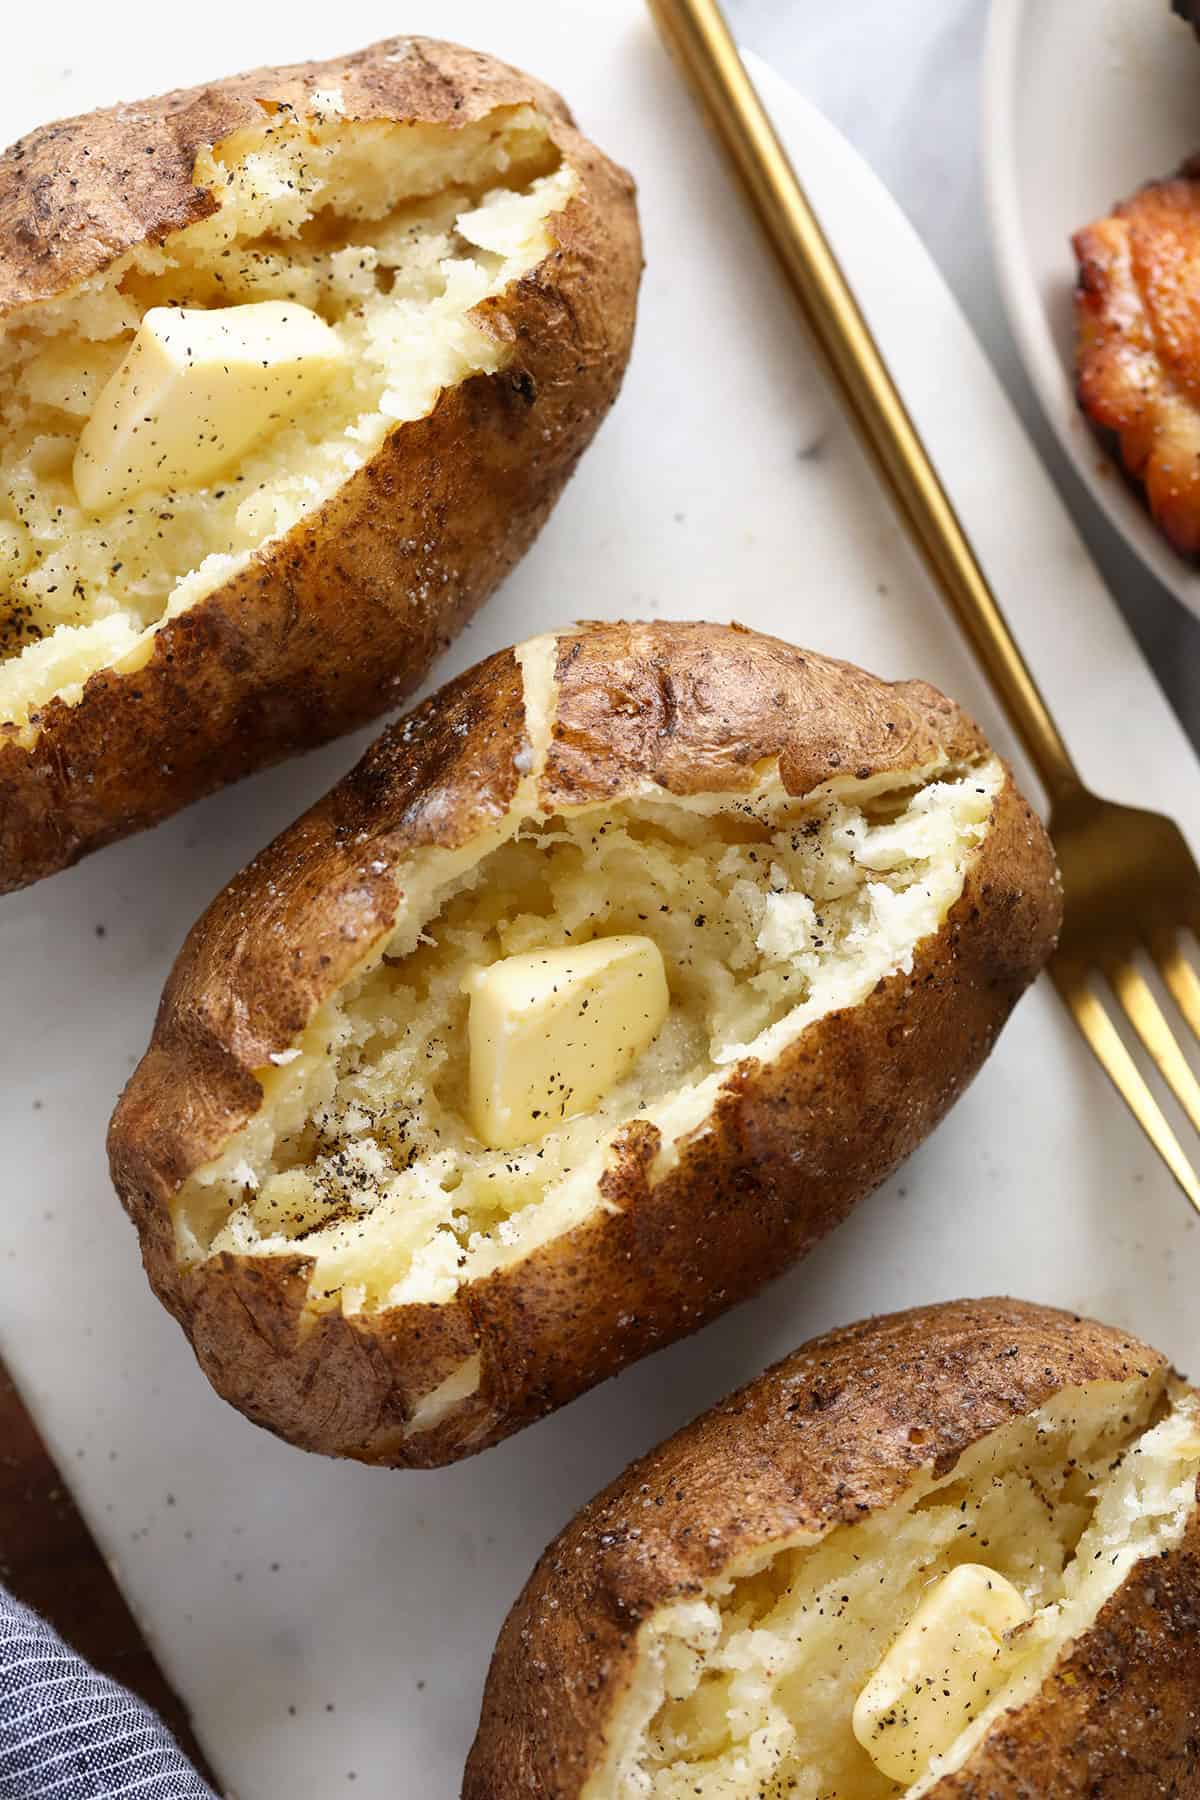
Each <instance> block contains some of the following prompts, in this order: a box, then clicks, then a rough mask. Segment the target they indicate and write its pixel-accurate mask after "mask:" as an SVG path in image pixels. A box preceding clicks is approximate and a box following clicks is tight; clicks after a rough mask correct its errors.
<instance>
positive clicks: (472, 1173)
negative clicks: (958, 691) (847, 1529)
mask: <svg viewBox="0 0 1200 1800" xmlns="http://www.w3.org/2000/svg"><path fill="white" fill-rule="evenodd" d="M1059 915H1060V895H1059V888H1058V880H1057V874H1056V871H1055V867H1054V863H1053V858H1052V854H1051V851H1050V847H1049V844H1048V841H1047V838H1046V835H1045V832H1044V831H1043V829H1042V826H1041V824H1040V823H1039V821H1038V820H1037V819H1036V817H1035V816H1034V814H1033V813H1032V812H1031V810H1030V808H1029V807H1028V805H1027V804H1026V803H1025V801H1024V800H1023V799H1022V798H1021V796H1020V795H1019V793H1018V792H1017V790H1016V788H1015V786H1014V784H1013V780H1012V776H1011V774H1010V773H1009V771H1008V769H1007V768H1006V767H1005V765H1004V764H1003V763H1002V762H1001V761H1000V760H999V759H998V758H997V757H996V756H995V755H994V754H993V753H992V751H991V750H990V749H989V748H988V746H987V744H986V743H985V742H984V740H983V738H982V737H981V735H980V733H979V731H978V730H977V728H976V727H975V726H974V725H973V724H972V723H971V722H970V720H968V719H967V718H966V717H965V716H964V714H963V713H962V712H961V711H960V710H959V709H958V708H957V707H956V706H954V705H953V704H952V703H951V702H950V701H949V700H946V699H944V698H943V697H942V695H940V694H939V693H937V692H936V691H935V690H934V689H933V688H930V687H928V686H926V685H925V684H923V683H920V682H902V683H899V684H896V685H891V684H888V683H886V682H883V681H879V680H876V679H875V678H874V677H873V676H870V675H867V674H864V673H863V672H862V671H861V670H859V669H855V668H852V667H850V666H849V665H848V664H844V663H837V662H832V661H829V660H828V659H826V658H825V657H822V656H817V655H813V654H810V653H808V652H805V651H800V650H796V649H794V648H792V647H791V646H790V645H788V644H784V643H780V642H779V641H777V640H775V639H773V638H768V637H762V636H759V635H757V634H756V633H754V632H750V631H746V630H742V629H740V628H738V627H736V626H734V627H725V626H717V625H705V624H691V625H689V624H667V623H655V624H643V625H639V624H616V623H614V624H588V625H581V626H578V627H576V628H575V629H572V630H567V631H563V632H561V633H558V634H552V635H548V636H545V637H541V638H536V639H533V640H531V641H530V642H528V643H525V644H522V645H520V646H518V647H517V648H516V649H512V650H505V651H502V652H501V653H499V654H498V655H495V656H493V657H491V658H489V659H488V660H487V661H486V662H483V663H481V664H480V665H479V666H478V667H476V668H474V669H472V670H470V671H468V672H467V673H466V674H465V675H463V676H461V677H460V678H459V679H458V680H456V681H454V682H452V683H451V684H450V685H449V686H447V687H446V688H444V689H443V690H442V691H441V692H440V693H438V694H436V695H435V696H434V697H433V698H432V699H431V700H429V701H427V702H426V703H425V704H424V705H423V706H421V707H420V708H419V709H418V710H417V711H416V712H414V713H413V714H412V715H411V716H410V717H408V718H407V719H405V720H403V721H401V722H400V723H398V724H396V725H395V726H393V727H391V728H390V729H389V730H388V731H387V732H386V733H385V734H384V735H383V737H382V738H381V739H380V740H379V741H378V743H377V744H376V745H375V746H374V747H373V748H372V749H371V750H370V751H369V752H368V754H367V755H366V756H365V758H364V759H363V761H362V762H361V763H360V764H359V765H358V767H357V768H356V769H355V770H353V771H352V772H351V773H350V774H349V775H348V776H347V777H346V778H345V779H344V780H343V781H342V782H341V783H340V784H339V785H338V786H337V787H336V788H334V790H333V791H332V793H330V794H329V795H328V796H327V798H326V799H324V800H323V801H321V802H320V803H319V804H318V805H317V806H315V807H314V808H313V809H312V810H311V811H310V812H309V813H307V814H306V815H305V816H304V817H303V818H302V819H301V820H300V821H299V822H298V823H297V824H296V825H295V826H293V827H292V828H291V829H290V830H289V831H287V832H285V833H284V834H283V836H282V837H280V838H279V839H278V840H277V841H276V842H275V843H274V844H273V845H272V846H271V847H270V849H268V850H267V851H265V852H264V853H263V854H262V855H261V856H260V857H258V858H257V859H256V860H255V861H254V862H253V863H251V864H250V866H249V867H248V868H247V869H246V870H245V871H244V872H243V873H242V874H241V875H240V876H238V877H237V878H236V879H235V880H234V881H233V882H232V883H231V885H230V886H229V887H228V888H227V889H226V891H225V892H224V893H223V894H221V895H220V896H218V898H217V899H216V900H215V901H214V903H213V905H212V906H211V907H210V908H209V910H208V912H207V913H206V914H205V916H204V917H203V918H202V919H201V920H200V922H199V923H198V924H197V925H196V926H195V927H194V929H193V930H192V932H191V934H190V936H189V937H188V939H187V942H186V943H185V945H184V948H183V950H182V952H181V954H180V957H179V960H178V962H177V964H176V966H175V969H174V971H173V973H172V975H171V977H170V980H169V982H168V984H167V988H166V991H165V993H164V995H163V999H162V1004H161V1007H160V1010H159V1015H158V1020H157V1024H156V1026H155V1030H154V1036H153V1039H152V1041H151V1044H150V1047H149V1050H148V1051H147V1053H146V1055H145V1057H144V1059H143V1060H142V1062H141V1064H140V1065H139V1067H138V1069H137V1070H136V1072H135V1073H134V1075H133V1078H132V1080H131V1081H130V1083H129V1085H128V1087H127V1089H126V1091H125V1093H124V1095H123V1096H122V1098H121V1101H120V1104H119V1106H118V1108H117V1110H116V1113H115V1115H114V1118H113V1122H112V1127H111V1131H110V1138H109V1145H110V1155H111V1164H112V1171H113V1177H114V1180H115V1183H116V1186H117V1189H118V1191H119V1193H120V1195H121V1198H122V1200H123V1202H124V1204H125V1206H126V1208H127V1210H128V1211H129V1213H130V1214H131V1216H132V1218H133V1219H134V1221H135V1222H136V1224H137V1228H138V1231H139V1233H140V1236H141V1243H142V1251H143V1256H144V1260H145V1263H146V1268H147V1270H148V1273H149V1276H150V1280H151V1282H152V1283H153V1285H154V1287H155V1289H156V1291H157V1292H158V1294H159V1296H160V1298H161V1299H162V1300H163V1301H164V1302H165V1304H166V1305H167V1306H168V1307H169V1308H170V1309H171V1311H172V1312H174V1313H175V1315H176V1316H177V1317H178V1319H179V1320H180V1322H181V1323H182V1325H183V1326H184V1328H185V1330H186V1331H187V1333H188V1335H189V1337H190V1339H191V1342H192V1344H193V1347H194V1349H195V1351H196V1354H197V1356H198V1358H199V1360H200V1362H201V1364H202V1366H203V1368H204V1370H205V1372H206V1373H207V1374H208V1376H209V1378H210V1379H211V1381H212V1382H213V1384H214V1385H215V1387H216V1388H217V1389H218V1390H219V1391H220V1392H221V1393H222V1394H223V1395H225V1397H226V1398H227V1399H229V1400H231V1401H232V1402H233V1404H234V1405H236V1406H238V1407H240V1408H241V1409H242V1410H243V1411H244V1412H246V1413H247V1414H249V1416H250V1417H251V1418H253V1419H256V1420H257V1421H259V1422H260V1423H261V1424H263V1425H266V1426H269V1427H270V1428H271V1429H272V1430H274V1431H276V1432H278V1433H280V1434H281V1435H282V1436H284V1437H286V1438H289V1439H291V1440H292V1441H293V1442H295V1443H297V1444H301V1445H303V1446H305V1447H306V1448H308V1449H313V1450H322V1451H326V1452H331V1453H333V1454H336V1455H342V1456H351V1457H357V1458H360V1459H362V1460H364V1461H367V1462H376V1463H392V1464H435V1463H442V1462H446V1461H449V1460H451V1459H453V1458H456V1457H460V1456H463V1455H465V1454H467V1453H468V1452H470V1451H474V1450H479V1449H481V1448H483V1447H484V1446H485V1445H487V1444H490V1443H493V1442H495V1441H496V1440H497V1439H498V1438H501V1437H503V1436H505V1435H506V1434H507V1433H509V1432H511V1431H513V1430H515V1429H516V1428H517V1427H518V1426H520V1425H523V1424H525V1423H527V1422H528V1421H530V1420H532V1419H534V1418H536V1417H538V1416H539V1415H540V1414H542V1413H545V1412H548V1411H550V1410H551V1409H552V1408H554V1407H556V1406H559V1405H561V1404H562V1403H563V1402H564V1401H567V1400H570V1399H571V1398H572V1397H573V1396H574V1395H576V1394H579V1393H580V1392H582V1390H583V1389H585V1388H587V1387H589V1386H591V1385H592V1384H593V1383H595V1382H597V1381H600V1380H602V1379H603V1378H604V1377H606V1376H608V1375H611V1374H613V1373H614V1372H615V1371H616V1370H618V1369H620V1368H622V1367H623V1366H625V1365H626V1364H628V1363H629V1362H631V1361H633V1360H634V1359H635V1358H637V1357H640V1356H642V1355H644V1354H645V1353H646V1352H647V1351H649V1350H652V1349H653V1348H655V1347H656V1346H658V1345H661V1344H664V1343H667V1342H669V1341H671V1340H672V1339H674V1338H677V1337H679V1336H681V1335H682V1334H683V1333H685V1332H689V1331H693V1330H695V1329H696V1328H697V1327H698V1326H700V1325H702V1324H703V1323H704V1322H705V1321H706V1320H707V1319H710V1318H712V1317H714V1316H715V1315H716V1314H717V1313H719V1312H721V1311H722V1310H724V1309H725V1308H726V1307H728V1306H730V1305H732V1304H733V1302H734V1301H736V1300H739V1299H741V1298H742V1297H744V1296H745V1295H748V1294H750V1293H753V1292H754V1291H755V1290H756V1289H757V1288H759V1287H760V1286H761V1285H762V1284H763V1283H764V1282H765V1281H767V1280H768V1279H769V1278H770V1277H771V1276H773V1275H775V1274H778V1273H779V1272H780V1271H782V1270H783V1269H785V1268H786V1267H787V1266H788V1265H789V1264H790V1263H791V1262H793V1261H794V1260H795V1259H796V1258H797V1257H798V1256H800V1255H802V1254H803V1253H804V1252H805V1251H806V1250H807V1249H809V1248H810V1246H811V1245H812V1244H814V1243H815V1242H816V1240H817V1239H818V1238H820V1237H822V1236H823V1235H824V1233H826V1232H827V1231H828V1230H830V1228H831V1227H832V1226H834V1225H836V1224H837V1223H838V1222H839V1220H841V1219H842V1218H843V1217H844V1216H845V1214H846V1213H847V1212H848V1211H849V1209H850V1208H851V1207H852V1206H853V1205H854V1204H855V1202H856V1201H857V1200H859V1199H860V1198H861V1197H862V1196H863V1195H864V1194H866V1193H867V1192H868V1191H869V1190H870V1189H871V1188H873V1187H874V1186H875V1185H876V1184H877V1183H878V1182H880V1181H881V1180H883V1178H884V1177H885V1176H886V1175H887V1174H888V1173H889V1172H890V1171H891V1170H892V1169H894V1168H895V1167H896V1165H897V1164H898V1163H899V1162H900V1161H901V1159H902V1158H903V1157H905V1156H906V1155H907V1154H908V1153H909V1151H911V1150H912V1149H913V1148H914V1147H915V1146H916V1145H917V1144H918V1143H919V1142H920V1141H921V1139H922V1138H923V1137H924V1136H925V1135H926V1133H927V1132H928V1131H929V1130H930V1129H931V1128H932V1126H933V1125H934V1124H935V1123H936V1122H937V1121H938V1119H940V1118H941V1116H942V1114H943V1113H944V1112H945V1111H946V1109H947V1108H948V1107H949V1106H950V1105H951V1103H952V1102H953V1101H954V1100H955V1099H956V1098H957V1096H958V1095H959V1094H960V1093H961V1092H962V1091H963V1089H964V1088H965V1086H966V1085H967V1083H968V1082H969V1081H970V1080H971V1078H972V1076H973V1075H974V1074H975V1072H976V1070H977V1069H978V1068H979V1067H980V1065H981V1063H982V1062H983V1060H984V1058H985V1057H986V1055H987V1053H988V1051H989V1049H990V1048H991V1045H992V1043H993V1041H994V1039H995V1037H996V1034H997V1033H998V1031H999V1030H1000V1027H1001V1026H1002V1024H1003V1023H1004V1021H1005V1019H1006V1018H1007V1016H1008V1013H1009V1011H1010V1009H1011V1007H1012V1006H1013V1004H1014V1002H1015V1001H1016V999H1017V998H1018V996H1019V995H1020V993H1021V992H1022V990H1023V989H1024V988H1025V987H1026V986H1027V984H1028V983H1029V982H1030V981H1031V980H1032V979H1033V977H1034V975H1035V974H1036V973H1037V971H1038V970H1039V969H1040V967H1041V966H1042V964H1043V963H1044V962H1045V960H1046V958H1047V956H1048V955H1049V952H1050V950H1051V947H1052V945H1053V942H1054V938H1055V933H1056V930H1057V926H1058V923H1059Z"/></svg>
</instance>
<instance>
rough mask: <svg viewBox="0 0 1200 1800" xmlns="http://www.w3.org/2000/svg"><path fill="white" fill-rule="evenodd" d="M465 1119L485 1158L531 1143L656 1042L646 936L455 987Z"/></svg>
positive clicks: (567, 952)
mask: <svg viewBox="0 0 1200 1800" xmlns="http://www.w3.org/2000/svg"><path fill="white" fill-rule="evenodd" d="M463 989H464V992H466V993H468V994H470V996H471V1011H470V1019H469V1022H468V1033H467V1035H468V1043H469V1050H470V1110H471V1121H472V1124H473V1125H474V1128H475V1132H476V1134H477V1135H478V1136H479V1137H480V1138H481V1139H482V1140H483V1142H484V1143H485V1144H489V1145H491V1146H492V1148H493V1149H497V1150H509V1149H515V1148H516V1147H517V1146H518V1145H520V1144H531V1143H535V1142H536V1141H537V1140H538V1139H539V1138H542V1137H544V1136H545V1134H546V1133H547V1131H549V1130H551V1129H552V1128H553V1127H554V1126H555V1125H557V1124H559V1123H560V1121H561V1120H563V1119H565V1118H569V1117H570V1116H571V1115H572V1114H575V1113H581V1112H586V1111H587V1109H588V1108H589V1107H590V1106H594V1105H595V1104H596V1102H597V1101H598V1100H600V1099H602V1098H603V1096H604V1095H605V1094H606V1093H608V1091H609V1090H610V1089H611V1088H612V1087H614V1086H615V1085H616V1083H617V1082H618V1081H619V1080H620V1079H621V1077H622V1076H623V1075H624V1074H626V1073H627V1072H628V1070H629V1068H630V1066H631V1064H632V1063H633V1061H634V1059H635V1058H636V1057H637V1056H638V1055H640V1053H641V1052H642V1051H643V1050H644V1049H645V1048H646V1046H647V1045H648V1044H649V1043H650V1042H651V1041H652V1040H653V1039H654V1038H655V1037H656V1036H657V1034H658V1031H659V1029H660V1027H661V1025H662V1022H663V1020H664V1019H665V1018H666V1016H667V1010H668V1007H669V1005H670V995H669V993H668V991H667V976H666V970H665V969H664V967H663V959H662V953H661V951H660V950H659V948H658V945H657V944H655V943H654V942H653V941H652V940H651V939H650V938H647V937H609V938H595V939H593V940H592V942H591V943H589V944H581V945H580V946H579V947H578V949H570V948H567V949H562V950H535V951H532V952H530V953H529V954H526V955H522V956H509V957H506V958H505V959H504V960H503V961H502V962H497V963H493V964H492V965H491V967H490V968H487V969H476V970H475V971H473V973H472V974H470V975H468V976H467V978H466V980H465V981H464V982H463Z"/></svg>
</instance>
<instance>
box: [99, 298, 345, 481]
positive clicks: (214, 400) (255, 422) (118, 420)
mask: <svg viewBox="0 0 1200 1800" xmlns="http://www.w3.org/2000/svg"><path fill="white" fill-rule="evenodd" d="M343 355H344V352H343V350H342V346H341V344H340V342H339V340H338V337H337V334H336V333H335V332H334V331H333V330H332V329H331V327H330V326H328V325H327V324H326V323H325V321H324V319H321V318H318V316H317V314H316V313H314V312H310V310H309V309H308V307H307V306H297V305H294V304H293V303H292V302H290V301H285V300H262V301H255V302H254V303H253V304H251V305H249V306H223V307H214V308H212V309H204V308H194V307H191V308H189V307H172V306H154V307H151V309H150V311H149V312H148V313H147V314H146V315H145V317H144V318H143V320H142V322H141V324H140V325H139V326H138V329H137V335H136V336H135V337H134V340H133V343H132V344H131V345H130V347H129V349H128V351H127V352H126V355H125V358H124V360H123V361H122V362H121V364H120V365H119V366H118V368H117V370H116V372H115V373H114V374H113V375H112V376H111V377H110V378H109V380H108V381H107V382H106V383H105V385H104V387H103V388H102V389H101V390H100V394H99V396H98V398H97V401H96V405H95V409H94V410H93V412H92V415H91V417H90V418H89V419H88V421H87V423H86V425H85V426H84V428H83V430H82V432H81V433H80V437H79V445H78V448H77V450H76V452H75V471H74V472H75V491H76V493H77V494H78V496H79V500H80V503H81V505H83V506H85V507H86V508H87V510H88V511H89V512H96V513H99V512H108V511H109V510H110V509H111V508H112V507H114V506H119V505H120V504H121V503H122V502H123V501H125V500H128V499H130V498H131V497H132V496H133V495H134V494H140V493H143V492H145V491H146V489H148V488H172V487H199V486H201V485H202V484H203V483H204V482H206V481H208V480H210V479H211V478H212V477H213V476H215V475H218V474H220V473H221V472H222V470H225V469H228V468H229V466H230V465H231V464H232V463H234V462H236V460H237V459H238V457H239V456H241V455H242V454H243V452H244V451H245V450H247V449H248V448H249V447H250V445H251V444H253V443H254V442H255V441H256V439H258V438H260V437H262V436H264V435H265V434H266V433H267V432H268V431H270V430H272V429H273V428H275V427H276V426H277V425H279V424H280V423H282V422H284V421H285V420H287V419H290V418H291V417H292V416H293V415H294V414H295V413H297V412H299V411H300V410H302V409H303V408H304V407H306V406H307V405H309V404H310V402H311V401H312V400H313V398H314V396H315V395H316V394H318V393H319V392H320V390H321V389H322V388H323V387H324V386H325V385H326V383H327V382H328V381H329V380H330V378H331V376H332V375H333V372H334V370H335V369H336V368H337V367H338V365H339V364H340V363H341V361H342V359H343Z"/></svg>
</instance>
